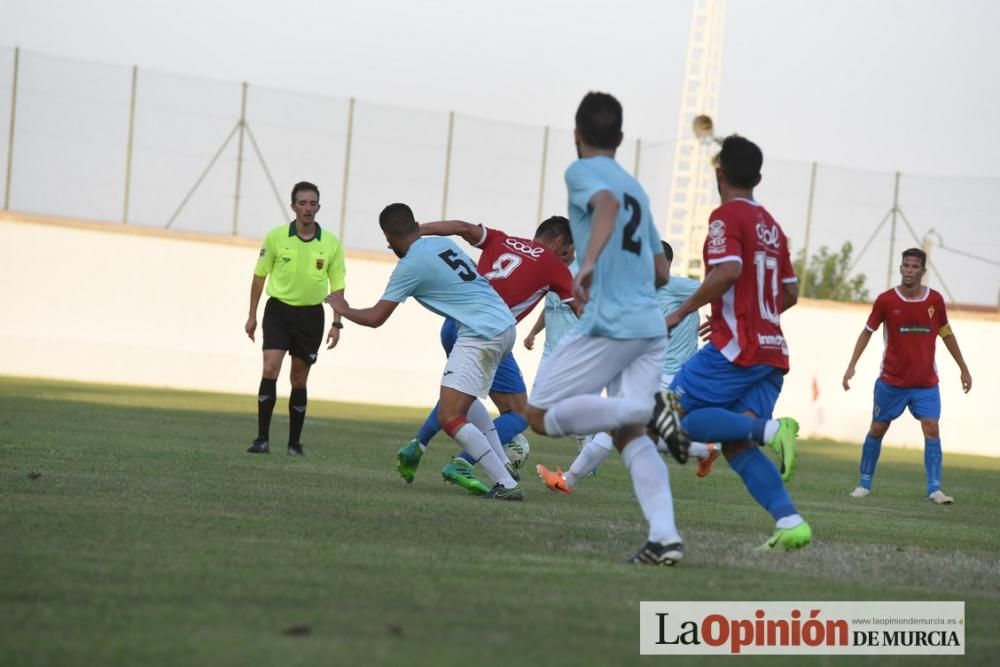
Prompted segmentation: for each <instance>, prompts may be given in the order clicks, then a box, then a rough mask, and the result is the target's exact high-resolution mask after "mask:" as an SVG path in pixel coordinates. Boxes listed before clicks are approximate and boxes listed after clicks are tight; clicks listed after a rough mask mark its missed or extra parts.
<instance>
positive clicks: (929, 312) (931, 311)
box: [927, 306, 934, 320]
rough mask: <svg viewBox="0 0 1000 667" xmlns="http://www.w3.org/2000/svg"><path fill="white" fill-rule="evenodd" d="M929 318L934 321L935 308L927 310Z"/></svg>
mask: <svg viewBox="0 0 1000 667" xmlns="http://www.w3.org/2000/svg"><path fill="white" fill-rule="evenodd" d="M927 317H929V318H931V319H932V320H933V319H934V306H930V307H929V308H927Z"/></svg>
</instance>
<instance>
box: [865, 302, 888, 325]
mask: <svg viewBox="0 0 1000 667" xmlns="http://www.w3.org/2000/svg"><path fill="white" fill-rule="evenodd" d="M884 297H885V295H884V294H879V295H878V298H876V299H875V303H873V304H872V313H871V315H869V316H868V321H867V322H866V323H865V328H866V329H868V330H869V331H876V330H878V328H879V327H880V326H881V325H882V322H884V321H885V298H884Z"/></svg>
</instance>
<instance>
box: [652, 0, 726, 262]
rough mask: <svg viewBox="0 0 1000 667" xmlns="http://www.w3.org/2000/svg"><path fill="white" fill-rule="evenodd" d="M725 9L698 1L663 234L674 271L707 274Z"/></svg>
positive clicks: (718, 0) (721, 2)
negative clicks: (704, 251) (671, 253)
mask: <svg viewBox="0 0 1000 667" xmlns="http://www.w3.org/2000/svg"><path fill="white" fill-rule="evenodd" d="M725 13H726V2H725V0H695V1H694V15H693V16H692V17H691V34H690V36H689V38H688V52H687V61H686V62H685V65H684V86H683V88H682V89H681V109H680V117H679V118H678V119H677V136H678V137H681V139H680V140H679V141H678V142H677V144H676V146H675V147H674V167H673V171H672V178H671V183H670V200H669V206H668V208H667V226H666V229H665V230H664V234H663V238H664V239H665V240H666V241H667V242H669V243H670V245H671V246H672V247H673V249H674V263H673V271H674V272H675V273H679V274H682V275H684V274H686V275H692V276H695V277H697V278H703V277H704V274H705V267H704V266H702V261H701V248H702V244H703V243H704V240H705V234H706V232H707V229H708V215H709V213H711V212H712V208H713V203H712V202H713V196H714V192H715V173H714V171H713V169H712V164H711V160H712V157H713V156H714V153H715V151H716V150H718V147H717V143H716V139H715V135H714V133H713V128H712V121H711V119H712V118H713V117H715V116H716V114H717V113H718V111H719V84H720V80H721V75H722V72H721V70H722V33H723V19H724V18H725ZM696 120H697V121H698V123H696V122H695V121H696ZM692 128H694V134H692V131H691V130H692Z"/></svg>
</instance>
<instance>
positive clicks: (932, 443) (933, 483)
mask: <svg viewBox="0 0 1000 667" xmlns="http://www.w3.org/2000/svg"><path fill="white" fill-rule="evenodd" d="M941 458H942V457H941V439H940V438H924V469H925V470H926V471H927V495H928V496H929V495H931V494H932V493H934V492H935V491H940V490H941Z"/></svg>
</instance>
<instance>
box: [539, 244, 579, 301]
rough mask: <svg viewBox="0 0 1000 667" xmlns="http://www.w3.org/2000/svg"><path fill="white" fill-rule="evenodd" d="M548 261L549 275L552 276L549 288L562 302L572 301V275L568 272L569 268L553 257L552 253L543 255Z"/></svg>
mask: <svg viewBox="0 0 1000 667" xmlns="http://www.w3.org/2000/svg"><path fill="white" fill-rule="evenodd" d="M545 256H546V257H547V258H548V261H549V263H550V265H551V268H550V269H549V275H550V276H552V282H550V283H549V287H550V288H551V289H552V291H553V292H555V293H556V294H558V295H559V299H560V300H562V301H572V300H573V274H572V273H570V272H569V267H568V266H566V265H565V264H563V263H562V261H561V260H560V259H559V258H558V257H556V256H555V255H553V254H552V253H549V252H547V253H545Z"/></svg>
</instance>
